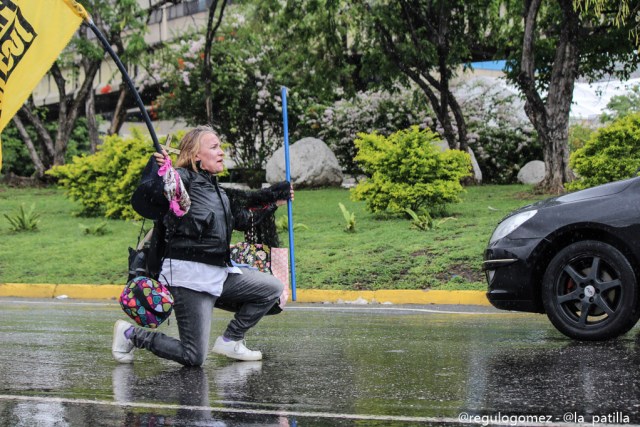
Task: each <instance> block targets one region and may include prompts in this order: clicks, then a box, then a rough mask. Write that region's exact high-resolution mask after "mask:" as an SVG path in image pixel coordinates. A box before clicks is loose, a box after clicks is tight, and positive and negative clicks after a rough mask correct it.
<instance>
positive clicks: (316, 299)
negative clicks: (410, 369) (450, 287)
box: [0, 283, 491, 306]
mask: <svg viewBox="0 0 640 427" xmlns="http://www.w3.org/2000/svg"><path fill="white" fill-rule="evenodd" d="M123 287H124V284H123V285H56V284H46V283H36V284H24V283H0V297H18V298H74V299H93V300H95V299H112V300H117V299H118V297H119V296H120V293H121V292H122V289H123ZM296 302H305V303H358V304H367V303H379V304H385V303H391V304H469V305H484V306H490V305H491V304H489V301H488V300H487V297H486V295H485V291H439V290H379V291H336V290H321V289H297V290H296Z"/></svg>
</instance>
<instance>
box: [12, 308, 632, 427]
mask: <svg viewBox="0 0 640 427" xmlns="http://www.w3.org/2000/svg"><path fill="white" fill-rule="evenodd" d="M0 303H1V306H2V309H0V349H1V350H0V426H11V427H13V426H56V427H58V426H216V427H217V426H230V427H231V426H234V427H235V426H334V425H336V426H355V425H358V426H409V425H457V424H460V422H461V421H466V422H468V423H467V425H473V424H475V425H488V424H494V425H495V424H499V423H500V422H501V423H502V424H504V425H569V424H579V423H580V422H585V423H588V424H589V425H591V423H592V422H593V421H597V422H598V424H599V422H600V421H607V422H609V423H613V424H629V423H631V424H639V423H640V375H638V369H639V366H640V352H639V351H638V350H639V346H640V328H638V327H636V328H634V329H633V330H632V331H631V332H630V333H629V334H627V335H625V336H624V337H622V338H620V339H617V340H615V341H610V342H606V343H579V342H573V341H570V340H569V339H567V338H565V337H564V336H562V335H561V334H560V333H558V332H556V331H555V329H553V327H552V326H551V324H550V323H549V322H548V321H547V320H546V318H545V317H543V316H541V315H529V314H521V313H507V312H498V311H496V310H493V309H490V308H482V307H464V306H459V307H451V306H441V307H434V306H429V307H417V306H404V307H399V306H385V305H378V306H349V305H300V304H292V305H291V306H290V309H288V311H287V312H285V313H283V314H280V315H277V316H270V317H267V318H265V319H263V321H262V322H261V323H260V324H259V325H258V326H257V327H256V328H255V329H254V331H253V332H252V333H251V334H250V335H249V336H248V337H247V338H248V339H247V344H248V346H249V347H250V348H256V349H260V350H262V351H263V353H264V354H265V359H264V360H263V361H261V362H234V361H231V360H228V359H225V358H221V357H219V356H215V355H213V354H211V355H210V357H209V359H208V360H207V362H206V363H205V366H204V367H202V368H191V369H187V368H181V367H180V366H179V365H177V364H175V363H173V362H169V361H165V360H161V359H158V358H156V357H155V356H153V355H152V354H150V353H147V352H145V351H143V350H137V351H136V356H135V357H136V360H135V363H134V365H132V366H128V365H118V364H117V363H116V362H114V361H113V360H112V358H111V352H110V348H111V333H112V325H113V322H114V321H115V320H116V319H119V318H120V319H121V318H124V317H125V316H124V314H123V313H122V311H121V310H120V308H119V306H118V305H117V303H116V302H73V301H69V300H63V301H59V300H47V301H37V300H18V299H0ZM230 316H231V314H229V313H226V312H221V311H216V313H215V315H214V326H213V332H212V334H213V335H212V342H213V339H215V336H216V335H218V334H220V333H221V332H222V331H223V329H224V326H225V325H226V322H227V321H228V320H229V318H230ZM162 329H163V330H164V332H165V333H169V334H177V329H176V325H175V323H172V324H170V325H168V326H163V327H162ZM465 416H466V417H467V418H465ZM566 422H568V423H566Z"/></svg>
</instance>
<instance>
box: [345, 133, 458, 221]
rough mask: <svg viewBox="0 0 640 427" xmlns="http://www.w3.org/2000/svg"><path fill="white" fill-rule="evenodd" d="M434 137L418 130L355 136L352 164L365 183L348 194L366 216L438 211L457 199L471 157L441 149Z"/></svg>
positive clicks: (436, 136) (437, 137)
mask: <svg viewBox="0 0 640 427" xmlns="http://www.w3.org/2000/svg"><path fill="white" fill-rule="evenodd" d="M438 142H440V137H439V136H438V134H436V133H434V132H432V131H431V130H428V129H427V130H420V129H419V128H418V127H417V126H413V127H411V128H410V129H406V130H402V131H398V132H396V133H393V134H392V135H390V136H389V137H384V136H382V135H380V134H378V133H376V132H373V133H370V134H364V133H361V134H358V139H356V141H355V144H356V147H357V148H358V155H357V156H356V161H357V162H359V163H360V165H361V167H362V170H363V171H364V172H365V174H366V175H367V179H365V180H364V181H362V182H360V183H358V185H357V186H356V187H355V188H354V189H353V190H352V191H353V192H352V196H353V198H354V199H355V200H365V201H366V204H367V209H369V210H370V211H371V212H381V213H383V212H387V213H392V214H406V209H411V210H412V211H414V212H420V213H422V212H425V211H426V212H432V213H433V212H441V211H443V208H444V206H445V205H446V204H447V203H454V202H458V201H459V197H458V195H459V194H460V193H461V192H462V191H463V188H462V185H461V184H460V180H461V179H463V178H465V177H467V176H469V175H470V172H471V158H470V156H469V154H468V153H465V152H462V151H459V150H446V151H442V150H441V148H440V147H439V146H438V145H437V143H438Z"/></svg>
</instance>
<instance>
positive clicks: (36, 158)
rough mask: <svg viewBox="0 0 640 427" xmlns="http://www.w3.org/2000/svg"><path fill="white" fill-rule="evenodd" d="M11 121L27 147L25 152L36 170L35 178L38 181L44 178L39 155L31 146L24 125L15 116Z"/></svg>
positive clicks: (31, 143) (32, 145)
mask: <svg viewBox="0 0 640 427" xmlns="http://www.w3.org/2000/svg"><path fill="white" fill-rule="evenodd" d="M12 120H13V124H15V125H16V128H17V129H18V133H19V134H20V137H21V138H22V140H23V141H24V143H25V145H26V146H27V151H29V157H31V161H32V162H33V166H34V167H35V169H36V176H37V177H38V179H42V178H43V177H44V171H45V168H44V163H42V160H41V159H40V155H39V154H38V151H37V150H36V147H35V145H34V144H33V140H32V139H31V137H30V136H29V133H27V129H26V128H25V126H24V124H23V123H22V120H21V119H20V117H19V116H18V115H17V114H16V115H15V116H13V119H12Z"/></svg>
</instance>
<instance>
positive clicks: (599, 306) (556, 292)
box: [542, 240, 640, 341]
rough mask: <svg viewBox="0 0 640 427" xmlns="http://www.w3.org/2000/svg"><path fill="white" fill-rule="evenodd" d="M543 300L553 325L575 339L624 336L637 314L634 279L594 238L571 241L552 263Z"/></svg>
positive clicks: (624, 264) (618, 255)
mask: <svg viewBox="0 0 640 427" xmlns="http://www.w3.org/2000/svg"><path fill="white" fill-rule="evenodd" d="M543 280H544V281H543V285H542V302H543V304H544V308H545V311H546V313H547V316H548V317H549V320H551V323H553V325H554V326H555V327H556V328H557V329H558V330H559V331H560V332H562V333H563V334H565V335H567V336H568V337H571V338H575V339H579V340H588V341H596V340H606V339H610V338H615V337H617V336H619V335H621V334H624V333H625V332H627V331H628V330H629V329H631V328H632V327H633V325H635V324H636V322H637V321H638V317H639V316H640V308H639V306H638V286H637V280H636V275H635V273H634V270H633V268H632V267H631V264H630V263H629V261H628V260H627V258H626V257H625V256H624V255H623V254H622V253H621V252H620V251H619V250H618V249H616V248H615V247H613V246H611V245H609V244H607V243H604V242H600V241H596V240H585V241H582V242H576V243H573V244H571V245H569V246H567V247H566V248H564V249H562V250H561V251H560V252H558V254H557V255H556V256H555V257H554V258H553V259H552V260H551V262H550V263H549V266H548V267H547V271H546V272H545V275H544V279H543Z"/></svg>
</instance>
